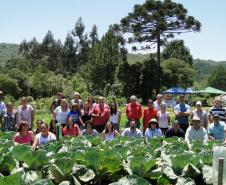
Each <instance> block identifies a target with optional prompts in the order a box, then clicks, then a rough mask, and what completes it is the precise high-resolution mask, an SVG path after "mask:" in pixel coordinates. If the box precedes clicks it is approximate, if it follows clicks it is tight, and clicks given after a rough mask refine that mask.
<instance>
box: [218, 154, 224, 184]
mask: <svg viewBox="0 0 226 185" xmlns="http://www.w3.org/2000/svg"><path fill="white" fill-rule="evenodd" d="M223 170H224V158H219V168H218V185H223V177H224V173H223Z"/></svg>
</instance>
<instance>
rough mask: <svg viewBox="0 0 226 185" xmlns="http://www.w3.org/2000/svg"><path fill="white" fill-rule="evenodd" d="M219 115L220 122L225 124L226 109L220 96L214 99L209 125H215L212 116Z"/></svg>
mask: <svg viewBox="0 0 226 185" xmlns="http://www.w3.org/2000/svg"><path fill="white" fill-rule="evenodd" d="M213 115H218V116H219V117H220V121H222V122H224V123H225V120H226V109H225V108H224V107H223V106H222V101H221V98H220V97H219V96H218V97H216V98H215V99H214V105H213V107H211V108H210V111H209V115H208V120H209V123H213V120H212V116H213Z"/></svg>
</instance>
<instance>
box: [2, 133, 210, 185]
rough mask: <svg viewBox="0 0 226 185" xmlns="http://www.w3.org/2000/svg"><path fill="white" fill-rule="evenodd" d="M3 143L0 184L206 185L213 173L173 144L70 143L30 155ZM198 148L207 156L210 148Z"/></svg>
mask: <svg viewBox="0 0 226 185" xmlns="http://www.w3.org/2000/svg"><path fill="white" fill-rule="evenodd" d="M5 135H6V136H5ZM8 137H9V136H8V133H4V134H2V135H1V137H0V173H1V177H0V184H7V183H8V184H60V183H61V184H94V185H96V184H151V183H153V184H159V185H164V184H166V185H167V184H172V185H176V184H189V183H190V184H195V183H197V182H196V178H197V177H202V176H203V178H204V179H203V181H201V182H199V183H200V184H204V181H205V182H206V183H207V184H211V178H209V177H208V176H211V175H209V174H210V173H211V169H212V167H210V166H209V164H208V166H206V165H204V166H203V165H202V161H204V159H203V158H204V157H205V156H204V155H203V153H202V152H203V151H201V152H200V151H197V150H195V151H196V152H197V153H195V152H193V151H188V150H189V149H188V147H187V146H186V143H185V142H184V141H183V140H181V139H178V138H170V139H163V138H154V139H151V140H146V139H144V138H127V137H119V138H116V139H114V140H113V141H103V139H102V138H101V137H96V138H93V137H87V138H86V137H75V138H67V139H65V140H61V141H59V142H50V143H48V144H47V145H46V146H44V147H43V149H39V150H37V151H32V150H31V148H30V146H27V145H16V146H14V145H13V143H12V142H11V141H10V142H9V141H8V140H7V139H8ZM177 144H178V148H176V145H177ZM171 145H172V146H171ZM201 147H202V148H205V149H206V150H208V151H211V150H212V147H213V142H211V141H210V143H207V144H206V145H204V146H201ZM182 149H183V150H184V151H183V152H182ZM205 149H204V150H205ZM156 153H160V154H159V155H156ZM209 153H210V154H211V152H209ZM164 155H165V157H164ZM211 155H212V154H211ZM167 160H169V161H167ZM169 162H170V163H169ZM16 164H18V165H19V166H18V165H16ZM210 168H211V169H210ZM3 169H4V170H5V171H4V173H3ZM6 170H8V171H7V173H6ZM204 173H207V174H208V175H207V174H204ZM18 174H19V175H18ZM179 175H180V176H179ZM16 181H17V183H15V182H16Z"/></svg>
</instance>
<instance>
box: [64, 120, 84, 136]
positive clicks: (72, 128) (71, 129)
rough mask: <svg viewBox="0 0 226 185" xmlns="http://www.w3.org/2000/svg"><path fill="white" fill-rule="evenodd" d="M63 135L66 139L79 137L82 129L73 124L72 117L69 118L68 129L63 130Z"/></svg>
mask: <svg viewBox="0 0 226 185" xmlns="http://www.w3.org/2000/svg"><path fill="white" fill-rule="evenodd" d="M62 133H63V136H64V137H69V136H74V137H75V136H79V135H80V129H79V127H78V125H77V124H73V119H72V117H68V118H67V124H66V127H64V128H63V129H62Z"/></svg>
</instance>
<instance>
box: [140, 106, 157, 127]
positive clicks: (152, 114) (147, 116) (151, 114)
mask: <svg viewBox="0 0 226 185" xmlns="http://www.w3.org/2000/svg"><path fill="white" fill-rule="evenodd" d="M143 116H144V125H143V126H144V129H146V128H148V127H149V124H148V122H149V121H150V120H151V119H152V118H155V119H157V110H156V109H155V108H151V109H150V108H145V109H144V115H143Z"/></svg>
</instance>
